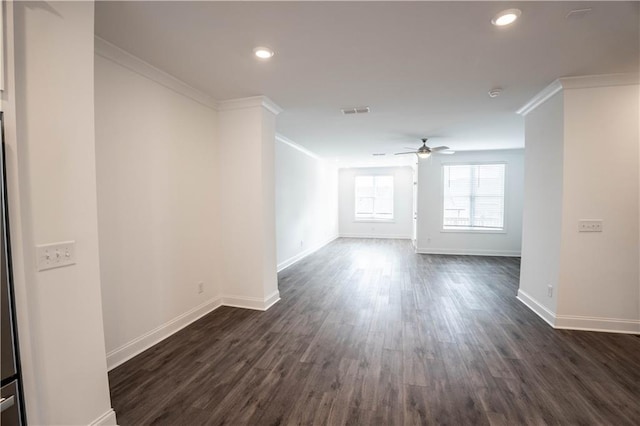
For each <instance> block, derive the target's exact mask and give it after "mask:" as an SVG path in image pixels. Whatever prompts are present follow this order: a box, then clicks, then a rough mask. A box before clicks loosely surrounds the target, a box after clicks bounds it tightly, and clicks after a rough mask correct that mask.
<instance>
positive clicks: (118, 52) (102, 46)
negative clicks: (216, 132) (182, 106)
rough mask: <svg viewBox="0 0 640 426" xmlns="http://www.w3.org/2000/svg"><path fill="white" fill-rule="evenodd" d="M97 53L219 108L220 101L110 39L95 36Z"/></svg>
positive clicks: (194, 98)
mask: <svg viewBox="0 0 640 426" xmlns="http://www.w3.org/2000/svg"><path fill="white" fill-rule="evenodd" d="M94 46H95V47H94V49H95V54H96V55H99V56H101V57H103V58H105V59H108V60H110V61H113V62H115V63H116V64H118V65H120V66H123V67H124V68H127V69H128V70H131V71H133V72H135V73H137V74H139V75H141V76H143V77H146V78H148V79H149V80H152V81H154V82H156V83H158V84H160V85H162V86H164V87H166V88H167V89H170V90H173V91H174V92H176V93H179V94H181V95H184V96H186V97H188V98H190V99H193V100H194V101H196V102H198V103H200V104H202V105H204V106H206V107H209V108H211V109H214V110H215V109H217V108H218V102H216V100H215V99H213V98H212V97H211V96H210V95H208V94H206V93H204V92H202V91H200V90H198V89H196V88H194V87H192V86H190V85H188V84H187V83H185V82H184V81H182V80H180V79H178V78H176V77H174V76H172V75H171V74H169V73H167V72H165V71H162V70H161V69H159V68H156V67H154V66H153V65H151V64H149V63H147V62H145V61H143V60H142V59H140V58H138V57H137V56H134V55H132V54H131V53H129V52H127V51H126V50H123V49H121V48H119V47H118V46H116V45H114V44H111V43H109V42H108V41H106V40H104V39H102V38H100V37H98V36H95V44H94Z"/></svg>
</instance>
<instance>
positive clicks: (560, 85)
mask: <svg viewBox="0 0 640 426" xmlns="http://www.w3.org/2000/svg"><path fill="white" fill-rule="evenodd" d="M634 84H640V75H639V74H637V73H625V74H602V75H585V76H579V77H561V78H559V79H557V80H555V81H554V82H553V83H551V84H550V85H548V86H547V87H545V88H544V89H542V90H541V91H540V92H539V93H538V94H537V95H535V96H534V97H533V98H531V100H529V102H527V103H526V104H524V105H523V106H522V107H521V108H520V109H519V110H517V111H516V114H519V115H522V116H525V115H527V114H529V113H530V112H531V111H533V110H534V109H536V108H537V107H538V106H540V105H541V104H543V103H544V102H546V101H547V100H549V98H551V97H552V96H553V95H555V94H556V93H558V92H560V91H561V90H567V89H588V88H593V87H609V86H629V85H634Z"/></svg>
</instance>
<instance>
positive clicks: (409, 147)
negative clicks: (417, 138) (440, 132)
mask: <svg viewBox="0 0 640 426" xmlns="http://www.w3.org/2000/svg"><path fill="white" fill-rule="evenodd" d="M403 148H404V149H414V150H415V148H413V147H411V146H403Z"/></svg>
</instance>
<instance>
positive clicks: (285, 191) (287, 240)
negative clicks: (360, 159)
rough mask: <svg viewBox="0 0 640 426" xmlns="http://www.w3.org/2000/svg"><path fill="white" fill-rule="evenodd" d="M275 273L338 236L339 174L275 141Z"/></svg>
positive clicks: (290, 145)
mask: <svg viewBox="0 0 640 426" xmlns="http://www.w3.org/2000/svg"><path fill="white" fill-rule="evenodd" d="M275 154H276V243H277V244H276V245H277V258H278V270H281V269H283V268H285V267H287V266H289V265H290V264H292V263H293V262H295V261H297V260H299V259H301V258H302V257H304V256H306V255H308V254H310V253H312V252H313V251H315V250H316V249H318V248H320V247H322V246H323V245H325V244H326V243H327V242H329V241H331V240H333V239H335V238H336V237H337V236H338V171H337V169H336V168H335V167H332V166H330V165H329V164H327V163H326V162H325V161H323V160H321V159H320V158H318V157H317V156H315V155H314V154H313V153H309V152H308V151H305V150H304V149H300V148H299V147H297V146H296V145H295V144H293V143H292V142H291V141H288V140H286V139H284V138H282V137H280V138H278V137H276V153H275Z"/></svg>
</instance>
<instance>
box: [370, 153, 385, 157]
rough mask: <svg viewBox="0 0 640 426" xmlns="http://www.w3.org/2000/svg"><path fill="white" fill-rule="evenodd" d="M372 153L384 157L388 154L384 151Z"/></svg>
mask: <svg viewBox="0 0 640 426" xmlns="http://www.w3.org/2000/svg"><path fill="white" fill-rule="evenodd" d="M371 155H373V156H374V157H382V156H383V155H387V154H385V153H384V152H374V153H373V154H371Z"/></svg>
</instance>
